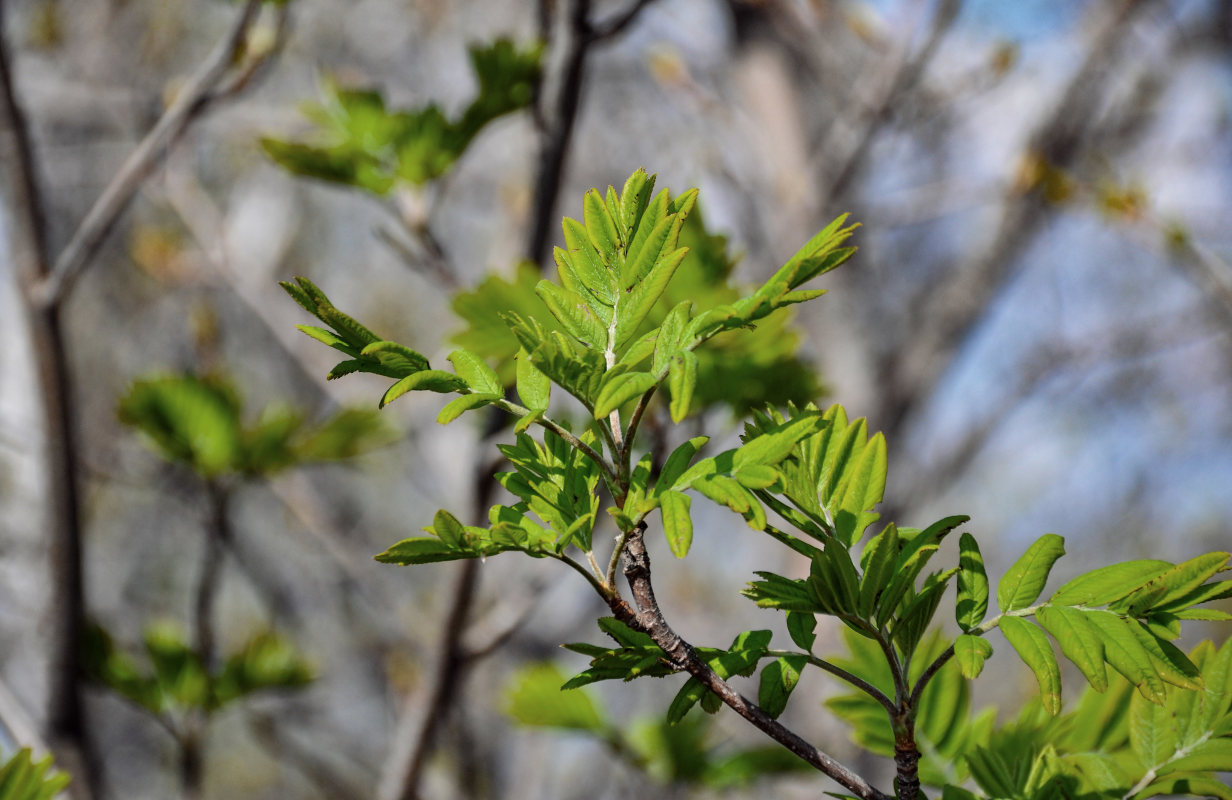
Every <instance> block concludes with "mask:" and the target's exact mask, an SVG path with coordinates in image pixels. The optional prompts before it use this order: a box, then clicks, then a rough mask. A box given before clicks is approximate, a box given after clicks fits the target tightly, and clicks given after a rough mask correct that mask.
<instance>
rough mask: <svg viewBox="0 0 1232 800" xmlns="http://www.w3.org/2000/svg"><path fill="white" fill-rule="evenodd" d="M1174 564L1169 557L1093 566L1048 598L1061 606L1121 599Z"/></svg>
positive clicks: (1096, 604)
mask: <svg viewBox="0 0 1232 800" xmlns="http://www.w3.org/2000/svg"><path fill="white" fill-rule="evenodd" d="M1171 566H1172V565H1171V564H1169V563H1168V562H1167V561H1154V560H1144V561H1126V562H1124V563H1121V564H1113V565H1111V566H1107V567H1101V568H1099V569H1096V570H1092V571H1091V572H1088V573H1086V574H1084V575H1079V576H1078V577H1076V578H1074V579H1073V580H1071V581H1070V582H1068V583H1066V584H1065V585H1064V586H1062V587H1061V588H1060V589H1058V590H1057V591H1056V593H1055V594H1053V596H1052V598H1051V599H1050V600H1049V601H1048V602H1050V603H1052V604H1053V605H1058V606H1080V605H1081V606H1102V605H1107V604H1108V603H1111V602H1113V601H1115V600H1118V599H1120V598H1122V597H1124V596H1125V595H1127V594H1129V593H1130V592H1132V591H1134V590H1135V589H1137V588H1138V587H1140V586H1142V585H1144V584H1145V583H1147V582H1148V581H1150V580H1151V579H1152V578H1154V577H1155V576H1156V575H1159V574H1160V573H1162V572H1164V571H1166V570H1167V569H1169V568H1170V567H1171Z"/></svg>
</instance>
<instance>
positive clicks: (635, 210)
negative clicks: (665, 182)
mask: <svg viewBox="0 0 1232 800" xmlns="http://www.w3.org/2000/svg"><path fill="white" fill-rule="evenodd" d="M655 177H656V176H654V175H647V174H646V170H644V169H642V168H641V167H638V168H637V169H636V170H634V172H633V174H632V175H630V176H629V178H628V180H626V181H625V185H624V188H622V189H621V190H620V217H621V220H622V221H623V223H624V226H625V229H626V230H627V231H628V236H627V237H626V238H625V241H626V242H632V241H633V237H634V236H635V235H636V234H637V232H638V230H639V229H640V224H639V223H640V222H641V220H642V217H643V214H644V213H645V211H646V205H647V203H648V202H649V201H650V194H651V192H653V191H654V185H655ZM631 248H632V245H631V244H630V249H631Z"/></svg>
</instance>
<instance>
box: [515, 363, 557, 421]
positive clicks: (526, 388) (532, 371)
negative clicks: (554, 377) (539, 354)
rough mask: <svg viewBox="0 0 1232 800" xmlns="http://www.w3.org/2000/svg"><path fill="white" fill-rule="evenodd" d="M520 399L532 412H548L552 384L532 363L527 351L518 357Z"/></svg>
mask: <svg viewBox="0 0 1232 800" xmlns="http://www.w3.org/2000/svg"><path fill="white" fill-rule="evenodd" d="M517 360H518V366H517V385H518V397H519V398H520V399H521V400H522V402H523V403H524V404H525V405H526V407H527V408H529V409H532V410H540V411H543V410H546V409H547V407H548V401H549V399H550V398H551V392H552V382H551V380H549V379H548V376H547V375H544V374H543V373H542V372H540V371H539V370H538V369H537V368H536V367H535V365H534V364H532V363H531V360H530V356H529V355H528V354H527V352H526V350H525V349H521V350H519V351H518V355H517Z"/></svg>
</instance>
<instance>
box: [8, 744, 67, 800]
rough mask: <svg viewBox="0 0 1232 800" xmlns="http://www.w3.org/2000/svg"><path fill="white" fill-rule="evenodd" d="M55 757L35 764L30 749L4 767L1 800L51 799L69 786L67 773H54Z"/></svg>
mask: <svg viewBox="0 0 1232 800" xmlns="http://www.w3.org/2000/svg"><path fill="white" fill-rule="evenodd" d="M50 770H51V756H47V757H45V758H42V759H40V760H39V761H35V760H34V757H33V755H32V754H31V752H30V748H28V747H27V748H23V749H21V750H18V751H17V752H16V753H14V754H13V755H12V756H11V757H10V758H9V759H8V760H7V761H5V762H4V763H3V764H0V800H51V798H53V797H55V796H56V795H58V794H59V793H60V792H62V791H63V790H64V787H66V786H68V783H69V777H68V775H65V774H64V773H63V772H51V771H50Z"/></svg>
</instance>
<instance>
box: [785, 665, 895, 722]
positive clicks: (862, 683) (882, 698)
mask: <svg viewBox="0 0 1232 800" xmlns="http://www.w3.org/2000/svg"><path fill="white" fill-rule="evenodd" d="M766 655H767V656H769V657H771V658H801V657H803V658H805V659H807V660H808V663H810V664H812V665H813V666H814V667H817V668H818V669H821V670H824V671H826V672H828V673H830V674H831V675H833V676H835V677H836V678H841V679H842V680H844V681H847V683H850V684H851V685H852V686H854V687H856V688H857V689H859V690H860V691H862V692H864V693H865V694H867V695H868V696H869V697H871V698H873V699H874V700H876V701H877V702H878V703H880V704H881V705H882V706H883V707H884V708H885V710H886V711H888V712H890V713H891V714H893V713H894V712H895V708H894V701H893V700H891V699H890V698H889V697H887V696H886V693H885V692H883V691H881V690H880V689H878V688H877V687H876V686H874V685H872V684H871V683H869V682H868V681H866V680H864V679H863V678H861V677H860V676H859V675H855V674H853V673H851V672H848V671H847V670H845V669H843V668H842V667H840V666H838V665H837V664H831V663H830V662H829V661H826V660H825V659H821V658H818V657H817V656H815V655H813V654H812V653H800V652H797V651H795V650H767V651H766Z"/></svg>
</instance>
